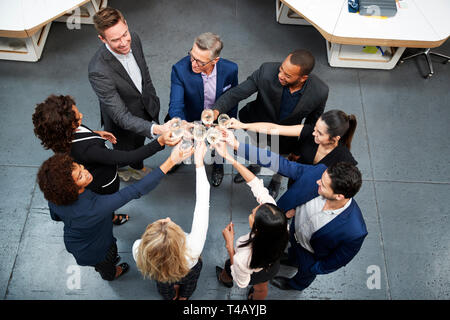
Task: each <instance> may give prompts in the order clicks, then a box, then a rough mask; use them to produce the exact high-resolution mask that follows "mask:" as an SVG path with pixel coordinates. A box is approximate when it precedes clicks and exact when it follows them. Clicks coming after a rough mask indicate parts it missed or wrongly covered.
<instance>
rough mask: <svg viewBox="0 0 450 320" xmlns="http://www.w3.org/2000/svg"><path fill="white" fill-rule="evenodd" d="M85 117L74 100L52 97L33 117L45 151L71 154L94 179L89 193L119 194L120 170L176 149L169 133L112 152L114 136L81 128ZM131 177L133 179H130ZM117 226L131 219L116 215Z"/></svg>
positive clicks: (39, 106) (35, 131)
mask: <svg viewBox="0 0 450 320" xmlns="http://www.w3.org/2000/svg"><path fill="white" fill-rule="evenodd" d="M82 119H83V114H82V113H81V112H80V111H79V110H78V108H77V107H76V105H75V100H74V98H73V97H71V96H68V95H66V96H63V95H60V96H56V95H50V96H49V97H48V98H47V99H46V100H45V101H44V102H42V103H39V104H38V105H37V106H36V109H35V112H34V114H33V124H34V133H35V135H36V136H37V137H38V138H39V139H40V140H41V144H42V145H43V146H44V148H45V149H51V150H53V151H54V152H65V153H69V154H70V155H71V156H72V157H73V158H74V159H75V161H76V162H78V163H80V164H83V165H84V166H85V167H86V168H87V169H88V170H89V172H91V174H92V176H93V181H92V183H90V184H89V186H87V188H88V189H90V190H92V191H93V192H95V193H98V194H112V193H114V192H116V191H117V190H119V186H120V180H119V177H118V167H119V166H125V165H129V164H131V163H134V162H137V161H142V160H144V159H145V158H147V157H150V156H152V155H153V154H155V153H156V152H158V151H160V150H162V149H164V146H165V145H169V146H173V145H175V144H176V143H177V142H178V140H174V139H171V138H170V137H169V132H168V133H167V134H165V135H162V136H159V137H158V138H157V139H155V140H153V141H151V142H150V143H148V144H147V145H144V146H142V147H140V148H138V149H135V150H132V151H122V150H113V149H109V148H108V147H107V146H106V144H105V142H106V140H109V141H110V142H111V143H113V144H115V143H116V138H115V137H114V135H113V134H111V133H109V132H106V131H93V130H91V129H89V128H88V127H86V126H84V125H82V124H81V122H82ZM128 177H129V176H128ZM112 215H113V221H114V224H117V225H120V224H123V223H125V222H127V221H128V215H123V214H117V215H116V214H114V213H112Z"/></svg>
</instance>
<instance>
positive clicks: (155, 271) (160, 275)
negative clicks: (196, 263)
mask: <svg viewBox="0 0 450 320" xmlns="http://www.w3.org/2000/svg"><path fill="white" fill-rule="evenodd" d="M136 265H137V267H138V269H139V271H140V272H141V273H142V275H143V276H144V278H146V277H148V278H151V279H154V280H156V281H158V282H169V283H172V282H177V281H180V280H181V279H182V278H183V277H185V276H186V275H187V274H188V273H189V271H190V268H189V265H188V261H187V259H186V235H185V234H184V231H183V230H182V229H181V228H180V226H178V225H177V224H176V223H174V222H172V221H163V220H158V221H155V222H153V223H151V224H149V225H148V226H147V228H146V229H145V232H144V234H143V235H142V237H141V243H140V245H139V248H138V253H137V259H136Z"/></svg>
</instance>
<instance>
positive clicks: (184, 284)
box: [156, 258, 203, 300]
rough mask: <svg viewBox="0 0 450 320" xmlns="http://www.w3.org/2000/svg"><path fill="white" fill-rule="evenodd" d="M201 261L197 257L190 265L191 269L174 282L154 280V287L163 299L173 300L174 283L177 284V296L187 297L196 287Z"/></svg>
mask: <svg viewBox="0 0 450 320" xmlns="http://www.w3.org/2000/svg"><path fill="white" fill-rule="evenodd" d="M202 267H203V262H202V259H201V258H199V259H198V262H197V264H196V265H195V266H194V267H192V269H191V271H189V273H188V274H187V275H186V276H185V277H184V278H183V279H181V280H180V281H178V282H175V283H167V282H158V281H156V287H157V288H158V292H159V293H160V294H161V295H162V296H163V298H164V300H173V298H175V287H174V286H175V285H179V286H180V289H179V296H180V297H183V298H189V297H190V296H192V294H193V293H194V291H195V289H196V288H197V281H198V278H199V277H200V271H202Z"/></svg>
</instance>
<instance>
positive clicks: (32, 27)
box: [0, 0, 107, 62]
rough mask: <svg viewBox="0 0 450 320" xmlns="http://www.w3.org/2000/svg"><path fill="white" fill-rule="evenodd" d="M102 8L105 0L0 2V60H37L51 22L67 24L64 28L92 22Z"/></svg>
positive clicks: (5, 0) (12, 0) (23, 0)
mask: <svg viewBox="0 0 450 320" xmlns="http://www.w3.org/2000/svg"><path fill="white" fill-rule="evenodd" d="M106 5H107V0H0V59H6V60H20V61H33V62H34V61H38V60H39V58H40V57H41V54H42V50H43V48H44V45H45V41H46V39H47V35H48V32H49V30H50V26H51V24H52V22H53V21H61V22H67V21H68V23H67V25H68V28H74V27H75V24H77V23H78V24H81V23H92V16H93V15H94V14H95V12H97V11H98V10H99V9H100V8H103V7H106ZM73 11H74V13H73V14H72V12H73Z"/></svg>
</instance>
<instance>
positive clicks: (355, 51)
mask: <svg viewBox="0 0 450 320" xmlns="http://www.w3.org/2000/svg"><path fill="white" fill-rule="evenodd" d="M325 42H326V48H327V56H328V63H329V64H330V66H331V67H341V68H362V69H383V70H390V69H392V68H394V67H395V66H396V64H397V62H398V61H399V60H400V57H401V56H402V54H403V52H404V51H405V49H406V48H402V47H399V48H395V52H394V54H393V55H392V57H389V56H387V57H386V56H384V57H383V56H381V54H378V56H377V55H372V54H366V53H363V52H362V49H363V46H350V45H341V44H338V43H331V42H329V41H326V40H325Z"/></svg>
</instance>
